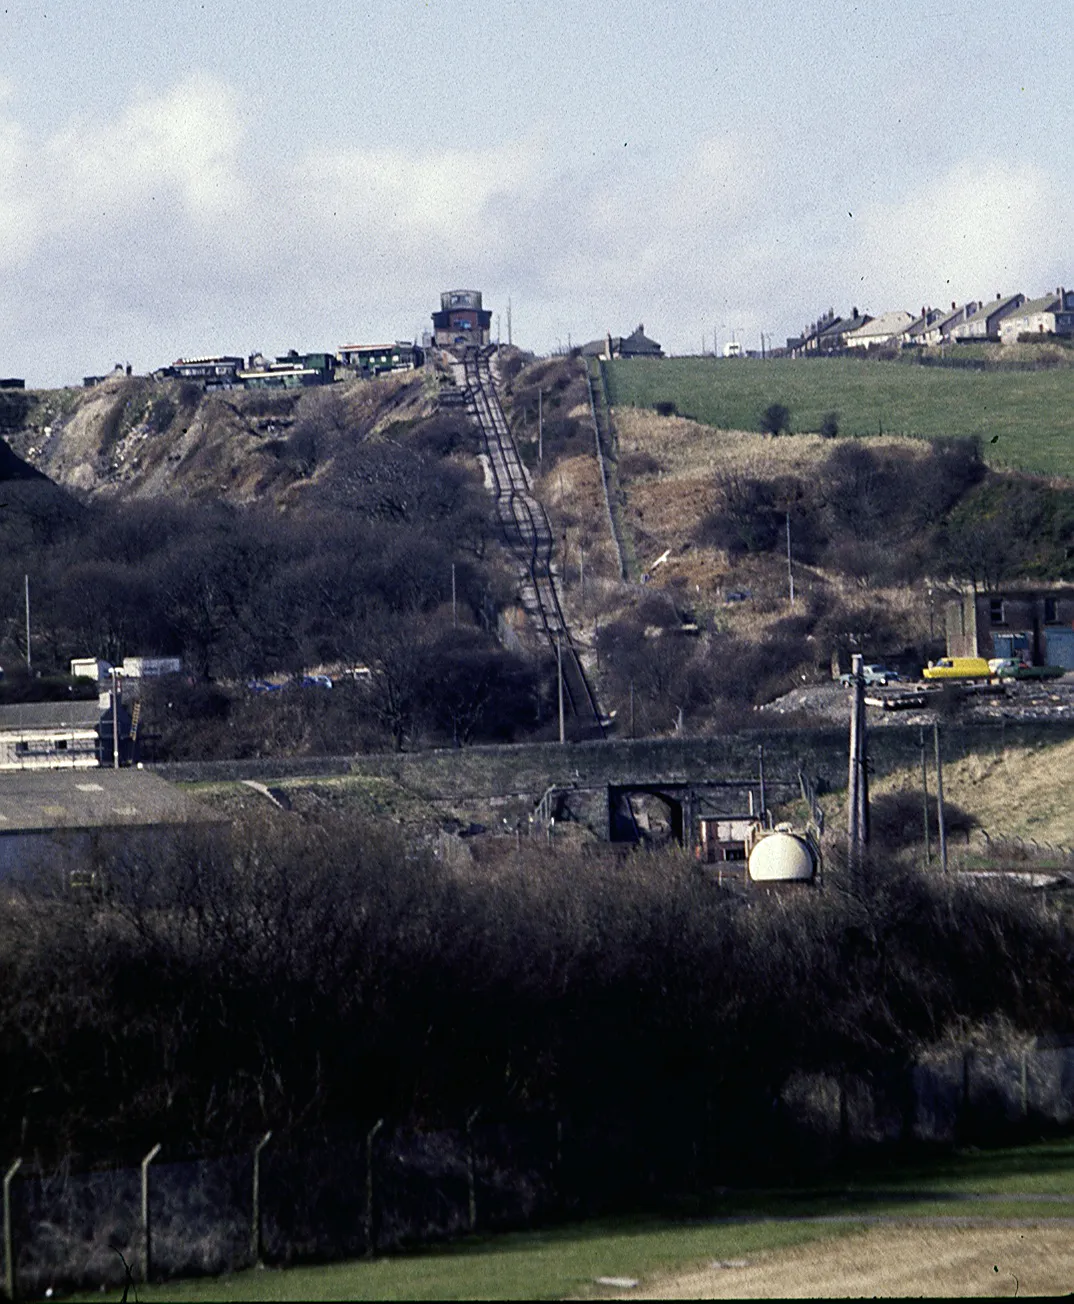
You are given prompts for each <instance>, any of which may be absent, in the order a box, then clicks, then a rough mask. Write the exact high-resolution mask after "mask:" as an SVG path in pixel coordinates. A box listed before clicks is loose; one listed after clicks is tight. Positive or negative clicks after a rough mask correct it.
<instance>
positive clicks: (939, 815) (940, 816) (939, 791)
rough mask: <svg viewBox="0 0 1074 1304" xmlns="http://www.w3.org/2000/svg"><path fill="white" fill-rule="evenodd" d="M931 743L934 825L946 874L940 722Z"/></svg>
mask: <svg viewBox="0 0 1074 1304" xmlns="http://www.w3.org/2000/svg"><path fill="white" fill-rule="evenodd" d="M932 742H933V746H934V748H935V751H936V823H937V825H938V826H939V833H940V872H941V873H943V874H946V873H947V829H946V828H945V827H944V823H945V821H944V811H943V757H942V756H941V755H940V722H939V720H934V721H933V723H932Z"/></svg>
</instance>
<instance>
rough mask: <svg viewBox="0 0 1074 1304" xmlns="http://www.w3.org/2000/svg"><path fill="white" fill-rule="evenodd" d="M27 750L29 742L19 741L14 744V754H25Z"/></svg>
mask: <svg viewBox="0 0 1074 1304" xmlns="http://www.w3.org/2000/svg"><path fill="white" fill-rule="evenodd" d="M29 750H30V744H29V743H27V742H21V743H16V744H15V755H16V756H25V755H26V753H27V752H28V751H29Z"/></svg>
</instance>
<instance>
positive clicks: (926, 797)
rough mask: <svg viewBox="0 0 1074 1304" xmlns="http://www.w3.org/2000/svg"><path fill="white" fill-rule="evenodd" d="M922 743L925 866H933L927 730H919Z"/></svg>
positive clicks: (922, 811) (922, 808) (922, 812)
mask: <svg viewBox="0 0 1074 1304" xmlns="http://www.w3.org/2000/svg"><path fill="white" fill-rule="evenodd" d="M918 736H919V738H920V741H921V814H922V819H923V822H924V825H925V865H926V867H927V866H929V865H931V864H932V848H931V846H930V845H929V761H928V752H927V750H926V749H925V730H924V729H921V730H919V733H918Z"/></svg>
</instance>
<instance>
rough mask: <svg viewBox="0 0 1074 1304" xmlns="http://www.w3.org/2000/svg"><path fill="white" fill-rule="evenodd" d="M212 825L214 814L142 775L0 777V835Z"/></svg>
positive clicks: (27, 773) (117, 772)
mask: <svg viewBox="0 0 1074 1304" xmlns="http://www.w3.org/2000/svg"><path fill="white" fill-rule="evenodd" d="M212 822H218V817H217V816H216V815H215V813H214V812H212V811H209V810H208V809H206V808H205V807H203V806H201V805H200V804H199V803H198V802H196V801H194V800H193V799H192V798H190V797H188V796H187V795H186V794H185V793H184V792H181V791H180V790H179V789H178V788H176V787H174V786H173V785H172V784H170V783H167V782H166V781H165V780H164V779H161V778H159V777H158V776H157V775H155V774H150V773H149V772H148V771H146V770H133V769H125V770H97V769H94V770H34V771H27V770H19V771H14V772H12V773H4V774H0V836H2V835H3V834H5V833H32V832H44V831H47V830H51V829H97V828H105V827H109V826H113V825H128V826H137V827H140V826H144V825H154V824H193V823H212Z"/></svg>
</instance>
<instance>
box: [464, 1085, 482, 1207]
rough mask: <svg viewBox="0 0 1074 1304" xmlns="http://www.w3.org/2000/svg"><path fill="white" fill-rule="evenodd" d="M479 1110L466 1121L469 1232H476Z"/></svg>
mask: <svg viewBox="0 0 1074 1304" xmlns="http://www.w3.org/2000/svg"><path fill="white" fill-rule="evenodd" d="M480 1113H481V1110H480V1109H475V1110H474V1112H473V1113H472V1114H471V1115H470V1117H469V1118H468V1119H467V1120H466V1193H467V1195H468V1197H469V1213H470V1231H471V1232H475V1231H477V1175H476V1172H475V1164H474V1124H475V1123H476V1122H477V1116H478V1114H480Z"/></svg>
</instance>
